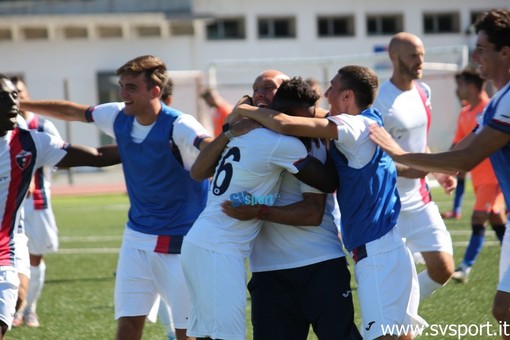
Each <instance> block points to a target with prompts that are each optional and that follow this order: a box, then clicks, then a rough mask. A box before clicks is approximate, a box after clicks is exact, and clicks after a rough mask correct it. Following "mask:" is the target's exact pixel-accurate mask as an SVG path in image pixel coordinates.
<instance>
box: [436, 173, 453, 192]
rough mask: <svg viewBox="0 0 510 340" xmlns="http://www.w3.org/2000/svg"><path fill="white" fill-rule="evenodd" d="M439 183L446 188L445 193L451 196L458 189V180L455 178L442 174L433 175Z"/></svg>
mask: <svg viewBox="0 0 510 340" xmlns="http://www.w3.org/2000/svg"><path fill="white" fill-rule="evenodd" d="M433 175H434V177H435V178H436V180H437V182H438V183H439V184H440V185H441V186H442V187H443V188H444V192H445V193H447V194H448V195H450V194H451V193H452V192H453V191H454V190H455V188H456V187H457V179H456V178H455V177H454V176H450V175H447V174H441V173H433Z"/></svg>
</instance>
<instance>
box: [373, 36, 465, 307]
mask: <svg viewBox="0 0 510 340" xmlns="http://www.w3.org/2000/svg"><path fill="white" fill-rule="evenodd" d="M388 53H389V56H390V59H391V62H392V64H393V74H392V76H391V78H390V79H389V80H387V81H385V82H384V83H383V84H382V85H381V89H380V90H379V95H378V96H377V99H376V100H375V102H374V108H376V109H377V110H379V111H380V112H381V114H382V116H383V119H384V126H385V127H386V129H387V130H388V131H389V132H390V134H392V135H393V136H394V138H395V139H397V140H398V143H400V145H402V146H403V147H404V148H407V149H409V150H413V151H415V152H426V150H427V149H428V145H427V139H428V130H429V127H430V120H431V105H430V88H429V87H428V86H427V85H426V84H424V83H423V82H418V81H417V80H418V79H421V77H422V73H423V70H422V68H423V61H424V55H425V48H424V46H423V43H422V41H421V40H420V39H419V38H418V37H417V36H415V35H413V34H410V33H406V32H401V33H398V34H396V35H395V36H393V37H392V39H391V41H390V44H389V48H388ZM397 174H398V181H397V188H398V193H399V195H400V202H401V204H402V210H401V211H400V215H399V217H398V223H397V225H398V228H399V230H400V233H401V235H402V237H403V238H404V239H405V240H406V245H407V246H408V247H409V249H410V250H411V252H412V253H413V254H414V253H421V255H422V256H423V259H424V260H425V264H426V266H427V268H426V269H425V270H424V271H422V272H421V273H419V274H418V280H419V282H420V298H421V299H424V298H426V297H428V296H430V295H431V294H432V293H433V292H434V291H435V290H436V289H438V288H439V287H442V286H443V285H444V284H445V283H446V282H447V281H448V279H450V276H451V275H452V273H453V268H454V264H453V247H452V240H451V237H450V233H449V232H448V230H447V229H446V226H445V224H444V221H443V219H442V218H441V213H440V212H439V208H438V207H437V205H436V204H435V202H433V201H432V198H431V195H430V192H429V190H428V186H427V183H426V179H425V176H426V173H425V172H422V171H416V170H415V169H412V168H409V167H407V166H403V165H401V164H398V163H397ZM434 176H435V177H436V179H437V180H438V182H439V183H440V184H441V185H442V186H443V187H444V188H445V190H447V191H452V190H453V189H454V188H455V179H454V177H452V176H449V175H444V174H439V173H437V174H434Z"/></svg>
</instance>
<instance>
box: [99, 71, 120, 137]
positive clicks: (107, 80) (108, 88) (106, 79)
mask: <svg viewBox="0 0 510 340" xmlns="http://www.w3.org/2000/svg"><path fill="white" fill-rule="evenodd" d="M97 91H98V93H97V97H98V98H99V103H100V104H102V103H110V102H118V101H122V98H121V97H120V94H119V76H117V75H116V74H115V71H105V72H98V73H97ZM99 140H100V144H101V145H108V144H113V143H114V142H115V141H114V140H113V138H112V137H110V136H109V135H107V134H105V133H104V132H102V131H101V133H100V135H99Z"/></svg>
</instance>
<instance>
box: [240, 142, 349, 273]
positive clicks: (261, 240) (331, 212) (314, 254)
mask: <svg viewBox="0 0 510 340" xmlns="http://www.w3.org/2000/svg"><path fill="white" fill-rule="evenodd" d="M310 154H311V155H312V156H314V157H316V158H318V159H319V160H320V161H322V162H323V163H325V162H326V158H327V150H326V147H325V145H323V144H322V143H321V144H320V146H317V145H315V143H312V150H311V152H310ZM303 193H319V194H322V192H320V191H319V190H317V189H315V188H313V187H310V186H309V185H306V184H305V183H303V182H301V181H300V180H298V179H297V178H296V177H295V176H294V175H292V174H290V173H288V172H287V171H285V172H284V173H283V176H282V182H281V185H280V191H279V193H278V197H277V199H276V201H275V204H274V205H275V206H285V205H289V204H292V203H295V202H299V201H301V200H302V199H303V195H302V194H303ZM339 220H340V210H339V208H338V203H337V201H336V198H335V195H334V194H328V195H327V200H326V207H325V209H324V215H323V217H322V222H321V224H320V225H319V226H299V227H297V226H290V225H285V224H280V223H274V222H269V221H265V222H264V223H263V225H262V229H261V230H260V232H259V234H258V235H257V237H256V238H255V242H254V243H253V250H252V252H251V254H250V270H251V271H252V272H262V271H271V270H280V269H290V268H297V267H303V266H307V265H311V264H314V263H319V262H323V261H327V260H331V259H335V258H339V257H342V256H345V253H344V251H343V248H342V243H341V242H340V240H339V239H338V231H339V223H340V221H339Z"/></svg>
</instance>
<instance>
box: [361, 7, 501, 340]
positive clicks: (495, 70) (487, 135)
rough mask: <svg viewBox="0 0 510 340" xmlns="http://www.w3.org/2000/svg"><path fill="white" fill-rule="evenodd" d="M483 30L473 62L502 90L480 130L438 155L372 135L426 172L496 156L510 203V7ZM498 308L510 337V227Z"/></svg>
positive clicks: (464, 167)
mask: <svg viewBox="0 0 510 340" xmlns="http://www.w3.org/2000/svg"><path fill="white" fill-rule="evenodd" d="M475 29H476V33H477V41H476V48H475V50H474V52H473V61H474V62H475V63H476V64H478V70H479V71H480V76H481V77H482V78H484V79H486V80H491V81H492V84H493V85H494V86H495V87H496V88H497V89H498V92H497V93H496V94H495V95H494V96H493V97H492V98H491V100H490V101H489V103H488V105H487V106H486V107H485V110H484V113H483V118H482V121H481V123H480V125H479V127H478V128H477V130H476V131H474V132H473V133H471V134H470V135H469V136H467V137H466V138H464V139H463V140H462V141H460V142H459V143H458V144H457V145H456V146H455V148H454V149H453V150H451V151H448V152H443V153H437V154H421V153H408V152H406V151H404V150H402V148H401V147H400V146H399V145H398V144H397V143H396V142H395V141H394V140H393V139H392V138H391V135H389V134H388V133H387V132H386V131H385V130H384V129H383V128H380V127H377V126H371V127H370V130H371V133H372V134H371V137H370V138H371V139H372V140H374V141H375V142H376V143H377V144H379V145H380V146H381V147H382V148H384V149H385V150H386V151H387V152H388V153H389V154H390V155H391V156H392V157H393V158H394V159H395V160H396V161H397V162H399V163H402V164H407V165H409V166H412V167H416V168H420V169H422V170H424V171H452V172H453V171H464V172H466V171H470V170H471V169H472V168H474V167H475V166H476V165H477V164H479V163H480V162H481V161H483V160H484V159H485V158H487V157H490V160H491V163H492V166H493V167H494V172H495V173H496V177H497V178H498V181H499V184H500V187H501V190H502V191H503V195H504V197H505V201H506V205H507V206H510V176H508V169H510V72H509V70H510V11H508V10H506V9H494V10H490V11H488V12H485V13H483V14H481V15H480V16H479V17H478V18H477V20H476V23H475ZM492 312H493V314H494V317H495V318H496V320H498V321H499V322H500V324H501V325H504V326H505V327H502V328H501V329H502V330H506V333H507V334H505V335H503V338H504V339H510V334H508V327H507V325H508V324H510V232H508V224H507V230H506V232H505V236H504V238H503V245H502V247H501V256H500V267H499V285H498V290H497V292H496V295H495V297H494V304H493V308H492Z"/></svg>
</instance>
